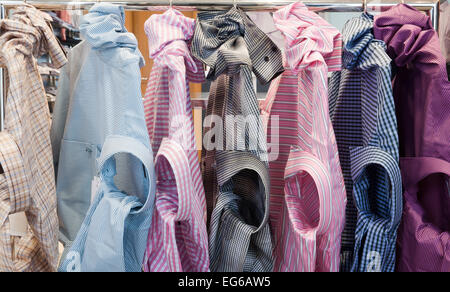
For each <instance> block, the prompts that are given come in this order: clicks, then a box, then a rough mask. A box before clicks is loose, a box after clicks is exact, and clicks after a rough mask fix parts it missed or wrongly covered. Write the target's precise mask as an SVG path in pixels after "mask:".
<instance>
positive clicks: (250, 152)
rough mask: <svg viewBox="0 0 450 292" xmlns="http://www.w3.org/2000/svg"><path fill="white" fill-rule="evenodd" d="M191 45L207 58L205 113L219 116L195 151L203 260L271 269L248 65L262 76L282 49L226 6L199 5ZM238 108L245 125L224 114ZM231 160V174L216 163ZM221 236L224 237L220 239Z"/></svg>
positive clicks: (260, 142)
mask: <svg viewBox="0 0 450 292" xmlns="http://www.w3.org/2000/svg"><path fill="white" fill-rule="evenodd" d="M191 51H192V54H193V55H194V56H195V57H197V58H198V59H199V60H201V61H202V62H204V63H205V64H206V65H208V66H209V68H210V70H209V72H208V78H210V79H212V80H213V83H212V85H211V90H210V96H209V100H208V107H207V113H206V114H207V117H211V115H212V114H214V115H217V116H218V117H220V118H222V121H223V127H222V129H220V130H219V133H218V135H216V137H215V138H214V142H213V141H212V140H213V139H210V138H212V137H209V136H207V135H210V134H211V133H210V131H211V130H212V127H211V126H212V123H211V124H210V125H207V126H205V128H204V133H205V134H204V135H205V137H204V140H206V141H204V142H205V143H206V144H207V145H205V148H206V151H203V152H202V163H203V181H204V185H205V192H206V201H207V211H208V218H209V219H210V240H209V250H210V260H211V267H210V268H211V270H212V271H234V272H241V271H270V270H271V269H272V255H271V246H272V245H271V236H270V230H269V225H268V224H267V223H268V220H267V219H268V212H269V210H268V202H269V187H268V185H267V184H264V183H262V182H263V181H264V182H268V177H267V176H268V173H267V149H266V137H265V134H264V131H263V127H262V123H261V118H260V116H259V109H258V102H257V99H256V94H255V88H254V87H253V81H252V72H254V73H255V75H256V77H257V78H258V79H259V80H260V81H261V82H263V83H267V82H269V81H270V80H272V79H273V78H275V77H276V76H277V75H279V74H281V73H282V72H283V71H284V69H283V64H282V57H281V53H280V51H279V49H278V48H277V47H276V46H275V44H274V43H273V42H272V41H271V40H270V39H269V38H268V37H267V36H266V35H265V34H264V33H263V32H262V31H261V30H259V29H258V28H257V27H256V26H255V24H254V23H253V22H252V21H251V20H250V19H249V18H248V16H247V15H245V13H243V12H242V11H240V10H239V9H236V8H232V9H231V10H229V11H228V12H226V13H224V12H214V11H213V12H201V13H199V14H198V21H197V23H196V27H195V33H194V37H193V40H192V49H191ZM239 116H240V117H241V118H245V119H251V120H252V121H250V123H249V125H250V126H249V127H245V125H243V123H235V124H234V126H233V127H230V125H229V124H228V122H227V120H226V117H228V118H229V117H231V118H236V117H239ZM213 122H214V121H213ZM252 122H253V123H252ZM236 124H237V127H235V126H236ZM216 126H217V125H216ZM235 128H236V133H239V135H238V137H236V136H237V135H236V134H235ZM221 130H222V131H223V132H220V131H221ZM212 131H214V130H212ZM220 134H223V135H220ZM208 137H209V138H208ZM231 138H233V139H231ZM238 138H239V139H240V140H241V142H242V141H243V143H242V145H239V146H241V147H238ZM214 144H215V149H217V150H220V152H222V154H221V159H220V161H219V160H217V159H218V158H217V157H216V151H215V150H214V149H213V150H211V149H212V148H214ZM227 146H228V147H227ZM251 146H253V148H252V147H251ZM224 149H226V150H224ZM234 150H241V151H234ZM223 152H225V153H223ZM241 154H242V155H244V156H245V157H247V156H250V157H253V159H250V158H248V157H247V158H248V159H250V160H251V161H252V162H251V163H249V165H247V166H246V165H244V163H241V162H240V161H239V160H238V159H236V158H237V157H239V156H237V155H241ZM231 161H232V162H233V163H235V165H233V167H232V169H234V168H235V167H238V168H239V170H242V171H241V172H239V171H236V172H233V173H232V174H231V175H230V172H228V171H227V169H225V168H223V165H230V162H231ZM262 161H263V162H262ZM261 165H262V166H263V168H264V169H265V171H262V170H261V171H257V172H256V173H257V174H255V173H254V172H252V171H250V170H255V169H258V170H259V169H260V168H261ZM248 167H250V170H249V169H248ZM249 186H254V188H250V187H249ZM232 210H234V211H232ZM225 233H227V234H225ZM224 237H225V238H227V240H223V238H224Z"/></svg>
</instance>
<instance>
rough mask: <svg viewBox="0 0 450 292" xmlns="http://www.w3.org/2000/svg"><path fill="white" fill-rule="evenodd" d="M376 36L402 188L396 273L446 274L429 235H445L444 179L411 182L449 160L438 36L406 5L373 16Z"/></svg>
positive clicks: (447, 94)
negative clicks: (388, 67) (384, 61)
mask: <svg viewBox="0 0 450 292" xmlns="http://www.w3.org/2000/svg"><path fill="white" fill-rule="evenodd" d="M374 34H375V37H376V38H378V39H381V40H383V41H385V42H386V45H387V53H388V54H389V56H390V57H391V58H392V60H393V61H394V62H393V63H394V64H395V74H394V75H393V83H392V86H393V93H394V98H395V104H396V108H397V119H398V133H399V140H400V157H401V158H400V161H403V163H402V176H403V184H404V190H405V191H404V193H403V198H404V202H405V208H404V212H403V217H402V224H401V225H400V229H399V239H398V247H399V248H398V256H397V262H398V264H399V265H398V269H397V270H398V271H430V272H431V271H443V270H442V268H444V267H447V270H448V265H449V261H448V258H445V257H442V251H443V250H448V247H447V246H448V244H446V245H447V246H443V245H442V244H441V238H442V234H440V233H436V232H433V231H432V230H433V229H436V230H447V235H448V230H449V225H448V220H447V221H442V219H441V218H448V217H449V216H450V214H449V210H450V199H449V189H448V176H447V175H442V174H440V173H430V174H429V175H428V176H426V177H424V178H422V179H421V180H420V183H419V184H417V182H414V181H413V180H412V179H411V178H414V177H416V175H417V174H420V173H422V172H423V171H424V170H425V167H426V166H429V164H428V163H430V164H431V162H432V161H433V160H435V161H443V162H445V163H449V162H450V147H448V141H450V122H449V121H450V119H449V113H450V82H449V81H448V79H447V72H446V64H445V58H444V56H443V54H442V52H441V50H440V44H439V38H438V35H437V33H436V31H434V29H433V27H432V25H431V20H430V17H429V16H427V15H425V14H423V13H422V12H420V11H418V10H416V9H415V8H413V7H411V6H408V5H406V4H399V5H396V6H394V7H392V8H391V9H390V10H388V11H386V12H384V13H381V14H379V15H377V16H375V25H374ZM407 160H411V161H415V162H414V163H411V164H406V161H407ZM425 160H426V161H427V163H425ZM437 165H438V164H437ZM425 222H426V223H427V224H429V225H428V227H426V225H424V223H425ZM430 226H431V227H432V229H430V228H429V227H430ZM419 230H420V231H419ZM427 231H429V232H427ZM447 235H445V236H447Z"/></svg>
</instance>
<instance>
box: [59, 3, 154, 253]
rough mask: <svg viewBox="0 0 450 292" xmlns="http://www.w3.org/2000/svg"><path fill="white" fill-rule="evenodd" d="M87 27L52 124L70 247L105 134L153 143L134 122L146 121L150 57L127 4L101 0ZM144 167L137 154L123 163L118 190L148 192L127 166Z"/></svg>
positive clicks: (64, 76)
mask: <svg viewBox="0 0 450 292" xmlns="http://www.w3.org/2000/svg"><path fill="white" fill-rule="evenodd" d="M80 31H81V37H82V39H83V41H82V42H81V43H80V44H79V45H77V46H76V47H74V48H73V49H72V50H71V51H70V53H69V63H68V64H67V65H66V66H64V68H63V69H62V72H61V76H60V79H59V81H58V93H57V98H56V103H55V108H54V117H53V124H52V129H51V139H52V148H53V156H54V163H55V166H56V169H57V198H58V216H59V220H60V240H61V241H62V242H63V244H64V246H65V247H66V251H67V249H68V248H69V247H70V245H71V243H72V241H73V240H74V239H75V237H76V235H77V233H78V231H79V229H80V226H81V223H82V222H83V220H84V218H85V216H86V213H87V211H88V209H89V206H90V204H91V183H92V181H93V178H94V176H95V175H96V173H97V171H98V164H97V161H96V159H97V158H99V157H100V153H101V149H102V147H103V143H104V141H105V139H106V137H107V136H109V135H113V134H115V135H123V136H129V137H133V138H135V139H137V140H139V141H147V143H149V142H148V140H149V138H148V133H147V130H146V128H145V127H137V126H136V124H134V123H140V121H141V120H144V111H143V105H142V95H141V90H140V80H141V74H140V70H139V67H141V66H143V64H144V60H143V57H142V55H141V53H140V52H139V49H138V45H137V40H136V37H135V36H134V35H133V34H131V33H129V32H127V31H126V29H125V12H124V9H123V8H122V7H120V6H115V5H112V4H108V3H102V4H98V5H94V6H93V7H92V8H91V9H90V12H89V13H88V14H87V15H85V16H83V20H82V23H81V25H80ZM130 121H132V122H130ZM144 125H145V124H144ZM138 165H141V162H139V161H138V160H137V159H135V158H130V160H129V159H128V158H127V157H124V158H121V159H119V160H118V161H117V173H118V175H117V177H116V178H115V181H116V184H117V186H118V188H119V189H121V190H124V191H126V192H128V193H132V194H136V193H141V194H142V193H143V191H142V189H139V188H137V187H136V186H138V185H141V182H140V181H135V179H136V176H135V173H134V172H128V170H129V169H130V167H131V168H133V167H138ZM135 169H137V168H135ZM122 170H126V171H122Z"/></svg>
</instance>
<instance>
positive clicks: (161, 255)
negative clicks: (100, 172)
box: [144, 9, 209, 272]
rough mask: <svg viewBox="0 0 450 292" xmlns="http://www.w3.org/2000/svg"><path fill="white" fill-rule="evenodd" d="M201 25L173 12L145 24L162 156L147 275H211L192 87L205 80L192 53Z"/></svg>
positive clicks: (152, 129)
mask: <svg viewBox="0 0 450 292" xmlns="http://www.w3.org/2000/svg"><path fill="white" fill-rule="evenodd" d="M194 25H195V20H194V19H191V18H188V17H185V16H183V14H182V13H181V12H179V11H177V10H174V9H169V10H168V11H166V12H165V13H163V14H161V15H152V16H151V17H150V18H149V19H148V20H147V22H146V23H145V32H146V34H147V36H148V39H149V51H150V57H151V58H153V60H154V64H153V68H152V72H151V74H150V78H149V82H148V86H147V91H146V93H145V97H144V108H145V118H146V121H147V128H148V131H149V135H150V140H151V142H152V147H153V152H154V153H155V154H156V175H157V194H156V210H155V212H154V215H153V217H154V218H153V222H152V227H151V228H150V232H149V237H148V246H147V251H146V255H145V259H144V271H172V272H205V271H209V256H208V235H207V230H206V203H205V193H204V189H203V184H202V176H201V172H200V165H199V161H198V155H197V151H196V149H195V136H194V123H193V116H192V105H191V99H190V94H189V81H191V82H202V81H203V80H204V72H203V65H202V64H201V63H200V62H199V61H198V60H195V59H194V58H193V57H192V56H191V53H190V51H189V48H188V42H189V41H190V39H191V37H192V35H193V33H194Z"/></svg>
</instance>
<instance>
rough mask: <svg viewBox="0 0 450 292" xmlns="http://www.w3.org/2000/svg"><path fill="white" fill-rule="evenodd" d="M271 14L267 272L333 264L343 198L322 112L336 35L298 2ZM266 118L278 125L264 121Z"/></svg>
mask: <svg viewBox="0 0 450 292" xmlns="http://www.w3.org/2000/svg"><path fill="white" fill-rule="evenodd" d="M273 18H274V21H275V26H276V27H277V28H278V30H279V31H280V32H281V33H282V34H283V36H284V38H285V59H286V60H285V67H286V71H285V72H284V73H283V74H282V75H281V77H279V78H277V79H276V80H274V81H273V82H272V84H271V87H270V89H269V92H268V96H267V98H266V99H265V101H264V102H263V103H262V105H261V110H262V114H263V115H264V116H265V117H266V118H267V119H268V122H269V127H268V140H269V141H272V142H273V141H274V140H278V141H279V153H278V158H277V159H276V160H274V161H271V162H270V179H271V197H270V220H271V225H272V234H273V237H274V240H275V249H274V258H275V265H274V271H302V272H303V271H308V272H313V271H339V251H340V242H341V232H342V229H343V228H344V219H345V205H346V201H347V199H346V193H345V187H344V179H343V176H342V171H341V168H340V164H339V156H338V152H337V145H336V140H335V137H334V132H333V127H332V126H331V120H330V117H329V114H328V86H327V73H328V71H336V70H340V69H341V48H342V47H341V45H342V38H341V35H340V33H339V31H338V30H337V29H335V28H333V27H332V26H331V25H330V24H328V23H327V22H326V21H325V20H324V19H322V18H321V17H319V16H318V15H317V14H315V13H313V12H310V11H308V9H307V8H306V6H305V5H304V4H302V3H299V2H297V3H293V4H291V5H289V6H286V7H285V8H282V9H280V10H278V11H277V12H275V13H274V15H273ZM274 118H277V119H278V122H279V129H278V128H274V127H272V125H273V123H274V121H273V119H274ZM274 130H279V132H274ZM272 154H273V153H272Z"/></svg>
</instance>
